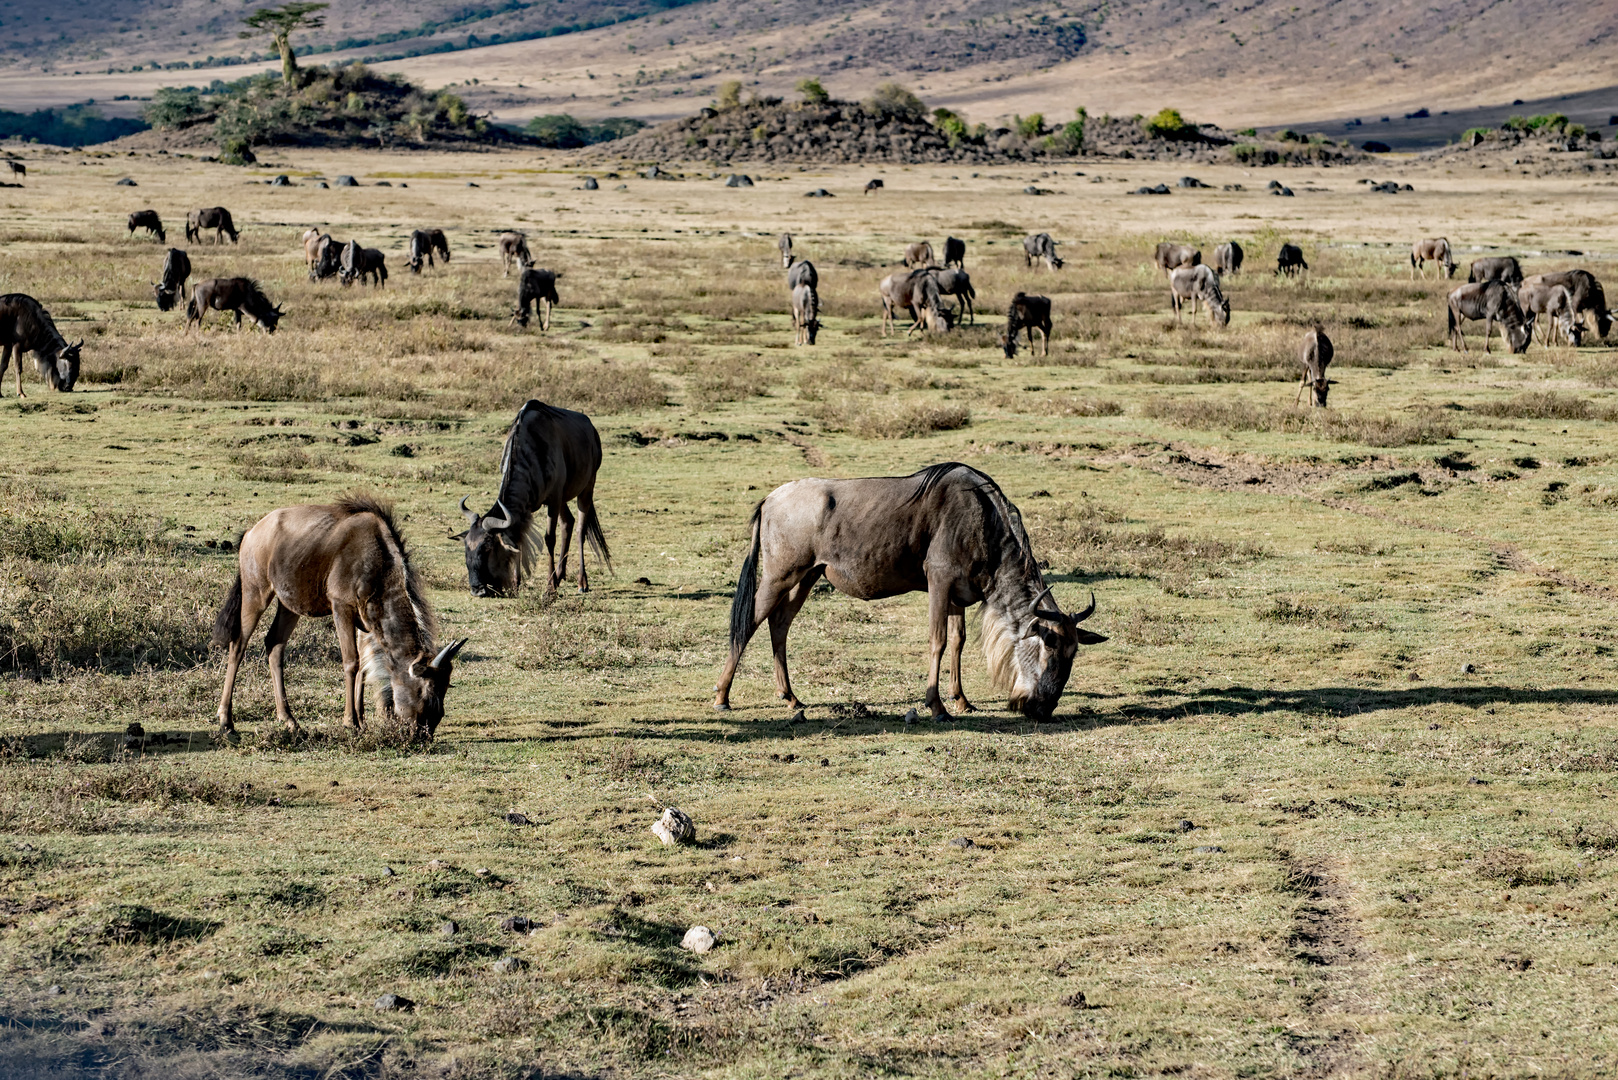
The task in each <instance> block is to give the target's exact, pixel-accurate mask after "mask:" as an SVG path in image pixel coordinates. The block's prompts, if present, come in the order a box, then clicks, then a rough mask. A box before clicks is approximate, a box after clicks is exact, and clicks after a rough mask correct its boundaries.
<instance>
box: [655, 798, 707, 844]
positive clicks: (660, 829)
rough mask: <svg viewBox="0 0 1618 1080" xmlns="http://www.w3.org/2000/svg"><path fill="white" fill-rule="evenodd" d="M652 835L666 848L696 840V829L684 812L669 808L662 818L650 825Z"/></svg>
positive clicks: (676, 808)
mask: <svg viewBox="0 0 1618 1080" xmlns="http://www.w3.org/2000/svg"><path fill="white" fill-rule="evenodd" d="M652 833H653V835H655V836H656V837H657V838H658V839H659V840H661V841H663V843H664V844H665V845H666V846H668V847H673V846H674V845H676V844H689V843H690V842H691V841H693V840H695V839H696V838H697V827H696V826H695V825H694V824H692V822H691V817H690V815H689V814H687V813H686V812H685V811H684V810H681V809H679V808H678V807H674V806H670V807H668V808H667V809H665V810H664V811H663V816H662V818H660V819H659V820H658V821H656V822H654V823H653V824H652Z"/></svg>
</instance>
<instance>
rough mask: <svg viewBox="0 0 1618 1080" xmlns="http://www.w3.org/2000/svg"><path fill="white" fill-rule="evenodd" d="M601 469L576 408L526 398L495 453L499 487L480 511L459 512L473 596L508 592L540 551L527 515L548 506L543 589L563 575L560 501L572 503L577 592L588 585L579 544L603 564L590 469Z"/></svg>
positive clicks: (566, 533) (568, 536) (566, 532)
mask: <svg viewBox="0 0 1618 1080" xmlns="http://www.w3.org/2000/svg"><path fill="white" fill-rule="evenodd" d="M600 469H601V436H600V435H599V434H598V433H597V432H596V429H595V425H594V424H592V423H590V418H589V417H588V416H585V415H584V414H583V413H579V412H573V411H572V410H570V409H558V408H556V407H554V406H551V405H546V404H545V403H544V402H542V401H530V402H528V403H527V404H525V405H524V406H523V407H522V408H521V409H519V410H518V411H517V418H516V419H515V420H514V421H512V424H511V430H510V432H509V433H508V434H507V435H506V448H505V451H504V453H503V454H501V457H500V492H499V494H498V495H497V496H496V498H495V500H494V506H493V508H491V509H490V510H489V512H488V513H487V514H479V513H478V512H477V511H475V510H468V509H467V507H466V500H465V499H462V500H461V513H463V514H465V515H466V526H467V528H466V532H464V533H462V534H461V536H462V538H463V539H464V540H465V541H466V580H467V584H468V585H469V586H470V588H471V590H472V595H473V596H513V595H515V594H516V592H517V590H518V588H520V587H521V585H522V581H523V577H524V576H525V575H526V574H527V573H528V572H529V570H530V569H531V568H532V566H533V564H534V559H535V558H536V557H537V556H538V554H539V537H538V536H537V535H536V534H535V532H534V515H535V514H537V513H538V512H539V511H540V509H541V508H544V509H547V510H549V511H550V525H549V526H548V527H547V529H546V531H545V547H546V549H547V550H548V551H549V552H550V559H551V571H550V576H549V577H548V578H547V579H546V581H547V586H546V587H547V588H549V589H555V588H556V587H557V586H558V585H560V584H561V583H562V579H563V578H565V577H567V549H568V545H569V544H570V543H571V542H572V540H573V513H572V511H570V510H568V508H567V504H568V502H569V501H571V500H577V501H578V504H579V591H580V592H587V591H589V588H590V578H589V575H588V574H586V573H585V570H584V545H585V544H586V543H588V544H589V545H590V546H591V547H593V548H595V552H596V557H597V558H599V559H600V560H601V561H602V563H603V564H605V565H607V566H611V565H612V556H611V555H610V554H609V553H608V552H607V537H606V535H605V534H604V533H602V531H601V522H600V520H599V518H598V517H597V516H596V504H595V490H596V473H597V472H598V471H599V470H600ZM558 518H560V519H561V521H562V553H561V556H560V558H561V565H560V567H558V565H557V558H558V556H557V553H556V521H557V519H558Z"/></svg>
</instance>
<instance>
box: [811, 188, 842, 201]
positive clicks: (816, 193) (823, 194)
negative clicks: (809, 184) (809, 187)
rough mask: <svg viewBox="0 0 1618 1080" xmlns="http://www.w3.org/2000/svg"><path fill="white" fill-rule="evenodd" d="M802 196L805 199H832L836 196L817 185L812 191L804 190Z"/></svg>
mask: <svg viewBox="0 0 1618 1080" xmlns="http://www.w3.org/2000/svg"><path fill="white" fill-rule="evenodd" d="M804 198H806V199H834V198H836V196H835V195H833V194H832V193H831V192H829V191H827V190H826V189H825V188H823V187H817V188H815V190H813V191H808V192H805V193H804Z"/></svg>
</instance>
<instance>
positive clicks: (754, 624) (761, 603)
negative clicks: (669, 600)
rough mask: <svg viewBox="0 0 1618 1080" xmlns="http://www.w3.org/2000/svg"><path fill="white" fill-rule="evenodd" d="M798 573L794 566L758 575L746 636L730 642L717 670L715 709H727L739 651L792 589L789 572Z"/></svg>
mask: <svg viewBox="0 0 1618 1080" xmlns="http://www.w3.org/2000/svg"><path fill="white" fill-rule="evenodd" d="M814 569H815V568H813V567H810V568H808V570H805V571H803V572H812V571H813V570H814ZM798 572H799V570H797V569H794V570H792V571H789V572H788V574H787V576H786V577H782V576H780V575H776V574H771V573H769V572H767V571H766V572H763V573H761V574H760V575H759V576H760V580H759V585H758V592H757V593H756V594H755V595H754V597H753V617H752V618H751V619H749V620H748V627H747V636H746V637H744V638H743V639H742V640H741V641H740V642H737V641H735V640H732V641H731V644H730V655H729V656H727V657H726V658H725V667H724V670H722V671H720V673H719V681H718V682H717V683H715V684H714V708H716V709H719V710H721V711H724V710H726V709H729V708H730V684H731V683H732V682H734V681H735V680H736V668H737V666H738V665H739V664H740V663H741V662H742V653H743V652H744V651H745V650H746V648H747V643H748V642H749V641H752V640H753V635H754V634H756V633H758V628H759V627H761V626H763V625H764V620H765V619H767V618H769V617H770V614H771V613H772V612H773V611H774V610H775V606H776V605H777V604H779V603H780V602H781V600H782V597H783V596H784V595H785V594H787V593H789V592H791V591H792V586H793V584H796V583H795V582H792V581H791V575H792V574H796V573H798ZM789 582H790V583H789Z"/></svg>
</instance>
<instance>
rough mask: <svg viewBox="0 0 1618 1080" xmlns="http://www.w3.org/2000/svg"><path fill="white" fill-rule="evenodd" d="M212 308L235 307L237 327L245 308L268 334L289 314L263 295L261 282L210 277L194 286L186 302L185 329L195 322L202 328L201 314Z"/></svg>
mask: <svg viewBox="0 0 1618 1080" xmlns="http://www.w3.org/2000/svg"><path fill="white" fill-rule="evenodd" d="M210 309H212V310H214V311H234V312H235V313H236V329H237V330H238V331H239V330H241V328H242V314H243V313H244V312H245V313H246V314H247V315H248V316H250V317H251V318H252V320H253V321H254V322H255V323H257V324H258V325H259V326H260V327H261V328H262V329H263V330H264V332H265V333H268V334H273V333H275V327H276V325H277V324H278V323H279V322H280V321H281V316H283V315H285V314H286V312H285V311H283V310H282V309H281V306H280V305H279V304H274V305H272V304H271V303H270V298H269V297H267V296H265V295H264V290H262V289H260V288H259V287H258V282H256V281H254V280H253V279H252V278H244V277H233V278H209V279H208V280H207V281H199V282H197V283H196V285H194V286H193V287H192V289H191V299H190V300H189V301H187V302H186V305H185V328H186V330H187V331H189V330H190V329H191V324H192V323H196V324H197V329H198V330H201V329H202V317H203V315H205V314H207V313H208V311H209V310H210Z"/></svg>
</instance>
